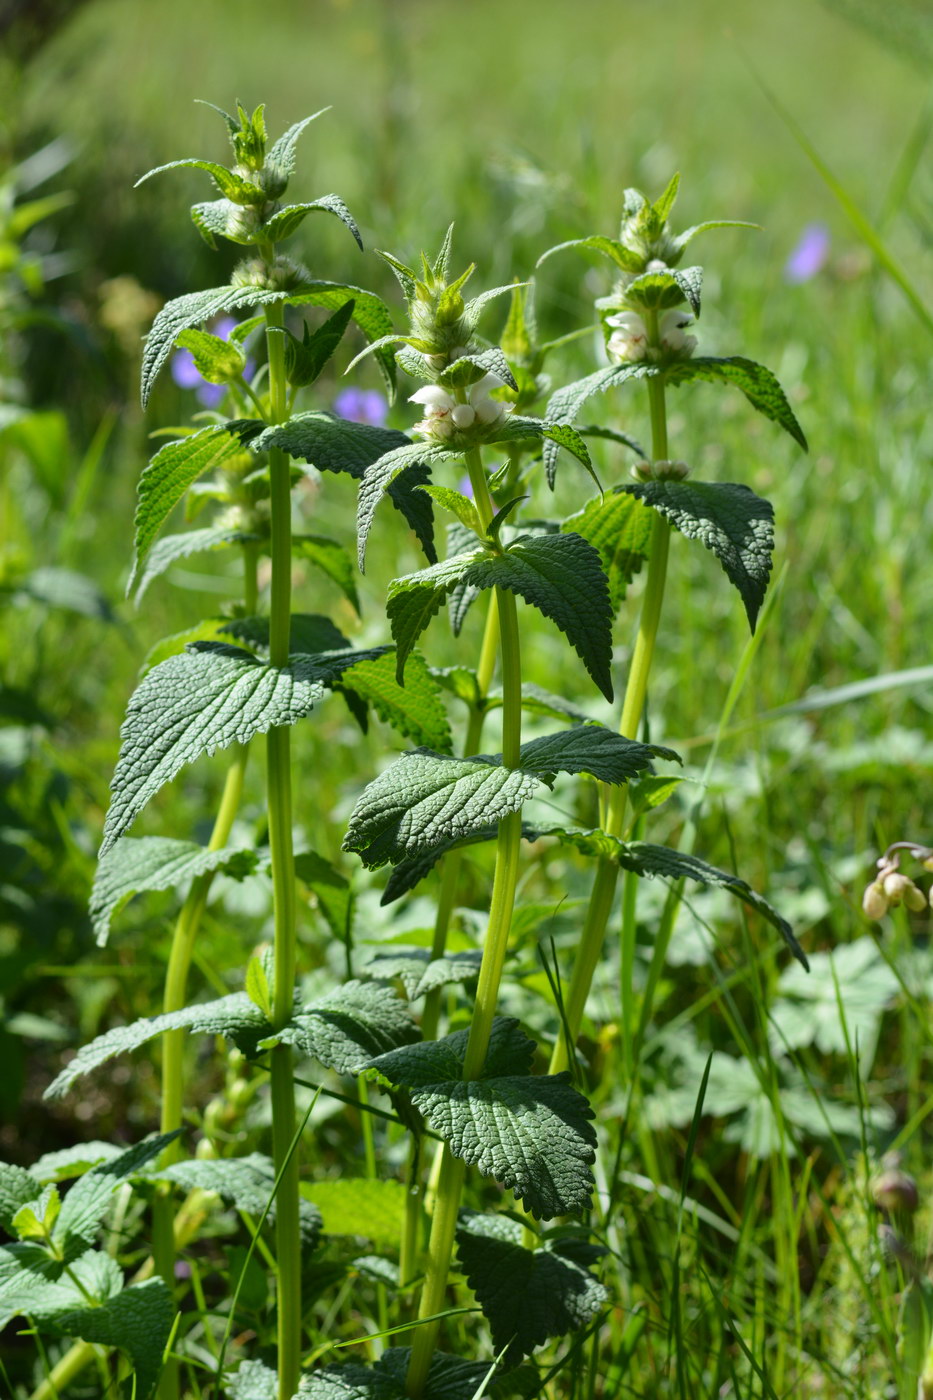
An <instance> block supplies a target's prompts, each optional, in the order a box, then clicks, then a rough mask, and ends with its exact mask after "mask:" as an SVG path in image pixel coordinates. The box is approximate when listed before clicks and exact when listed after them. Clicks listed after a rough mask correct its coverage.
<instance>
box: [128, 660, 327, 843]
mask: <svg viewBox="0 0 933 1400" xmlns="http://www.w3.org/2000/svg"><path fill="white" fill-rule="evenodd" d="M321 660H322V658H312V657H308V656H296V657H294V658H293V660H292V662H291V663H290V664H289V665H288V666H283V667H281V668H279V667H275V666H269V665H265V664H264V663H262V662H260V661H259V660H258V659H257V658H256V657H255V656H254V655H253V654H252V653H251V652H248V651H243V650H242V649H241V648H239V647H228V646H224V645H221V644H219V643H216V642H213V643H212V642H203V643H199V644H197V645H196V646H195V647H194V648H193V649H192V650H191V651H186V652H183V653H182V654H181V655H180V656H170V657H169V659H168V660H167V661H163V662H162V664H161V665H160V666H156V667H154V669H153V670H151V671H149V672H148V674H147V675H146V676H144V677H143V680H142V681H141V683H140V684H139V686H138V687H137V688H136V690H135V691H134V693H133V695H132V697H131V699H130V703H129V706H128V707H127V711H126V718H125V720H124V721H123V725H122V728H121V730H120V737H121V740H122V744H121V748H120V757H119V759H118V760H117V767H116V771H115V773H114V775H113V782H112V784H111V792H112V800H111V804H110V810H109V811H108V813H107V821H106V823H105V825H104V839H103V843H102V845H101V855H103V854H104V853H105V852H106V851H107V850H109V849H110V847H111V846H112V845H113V843H114V842H115V841H116V840H117V838H118V837H119V836H122V835H123V834H124V833H125V832H126V831H127V830H128V829H129V827H130V826H131V825H132V823H133V822H134V821H135V819H136V817H137V816H138V815H139V813H140V812H141V811H142V809H143V807H145V805H146V803H147V802H148V801H149V799H150V798H151V797H153V796H154V795H155V794H156V793H157V792H158V791H159V789H160V788H161V787H163V786H164V785H165V784H166V783H168V782H171V780H172V778H174V776H175V774H176V773H178V772H179V770H180V769H181V768H183V767H184V766H185V764H188V763H191V762H193V760H194V759H195V758H197V757H198V756H199V755H200V754H202V753H207V754H211V753H214V752H216V750H217V749H222V748H226V747H227V746H228V745H230V744H245V743H247V742H248V741H249V740H250V739H251V738H252V737H253V735H254V734H264V733H265V732H266V731H267V730H269V729H272V728H273V727H274V726H275V725H280V724H295V723H297V721H298V720H300V719H303V718H304V717H305V715H308V714H310V713H311V710H312V709H313V708H314V706H315V704H316V703H317V702H318V700H320V698H321V696H322V695H323V693H324V685H325V683H326V680H327V679H328V677H329V676H330V675H331V674H332V670H330V669H329V668H327V667H326V666H324V665H322V664H321Z"/></svg>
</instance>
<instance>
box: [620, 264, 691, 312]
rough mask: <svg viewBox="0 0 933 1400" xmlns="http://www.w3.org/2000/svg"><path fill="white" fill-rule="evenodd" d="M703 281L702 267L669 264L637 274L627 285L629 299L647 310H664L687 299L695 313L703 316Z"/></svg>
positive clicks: (626, 291)
mask: <svg viewBox="0 0 933 1400" xmlns="http://www.w3.org/2000/svg"><path fill="white" fill-rule="evenodd" d="M702 285H703V269H702V267H685V268H672V267H671V268H665V269H664V271H663V272H643V273H642V274H641V276H640V277H636V278H635V279H634V280H633V281H632V282H630V283H629V284H628V286H627V287H626V289H625V299H626V301H628V302H630V303H631V304H632V305H633V306H637V307H639V309H644V310H647V311H664V310H666V309H667V308H668V307H672V306H679V305H680V304H681V302H683V301H687V302H689V303H690V309H691V311H692V312H693V314H694V316H699V314H700V291H701V288H702Z"/></svg>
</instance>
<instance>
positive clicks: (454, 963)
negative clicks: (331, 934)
mask: <svg viewBox="0 0 933 1400" xmlns="http://www.w3.org/2000/svg"><path fill="white" fill-rule="evenodd" d="M385 902H386V901H385V900H384V901H383V903H385ZM482 957H483V955H482V953H480V952H479V951H477V950H475V949H472V948H470V949H467V950H465V951H464V952H461V953H447V954H446V955H445V956H444V957H441V958H435V957H432V956H431V953H430V951H429V949H427V948H398V949H393V951H392V952H390V953H377V954H376V955H375V957H374V958H373V959H372V960H371V961H370V962H368V963H367V964H366V967H365V969H364V971H365V972H366V973H367V974H368V975H369V976H370V977H373V978H375V979H376V980H377V981H387V982H392V981H395V980H396V978H397V979H398V980H399V981H400V982H401V983H402V985H403V987H404V988H405V995H406V996H407V997H408V1000H409V1001H414V1000H415V999H416V998H417V997H421V996H424V995H425V993H426V992H430V991H432V990H433V989H434V988H435V987H446V986H448V985H449V984H450V983H451V982H472V981H474V980H475V978H477V977H478V976H479V969H480V963H481V961H482Z"/></svg>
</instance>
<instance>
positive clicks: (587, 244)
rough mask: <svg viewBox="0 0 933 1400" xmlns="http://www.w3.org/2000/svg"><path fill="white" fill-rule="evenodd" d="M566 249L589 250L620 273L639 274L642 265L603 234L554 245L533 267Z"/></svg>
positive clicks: (641, 262) (636, 257)
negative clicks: (599, 254)
mask: <svg viewBox="0 0 933 1400" xmlns="http://www.w3.org/2000/svg"><path fill="white" fill-rule="evenodd" d="M568 248H589V249H592V251H593V252H594V253H602V254H603V256H604V257H606V258H609V259H610V261H611V262H614V263H615V265H616V267H618V268H619V269H620V270H621V271H622V272H640V271H641V269H642V267H643V265H644V260H643V259H642V258H640V257H639V256H638V254H637V253H633V252H632V250H631V249H630V248H626V247H625V245H624V244H623V243H619V242H618V241H617V240H616V239H615V238H606V237H604V235H603V234H600V233H594V234H591V235H590V236H589V237H588V238H571V239H569V240H568V241H567V242H566V243H557V244H555V246H554V247H553V248H548V250H547V252H546V253H542V255H541V257H540V258H539V259H538V261H537V263H536V264H535V266H536V267H540V266H541V264H542V263H543V262H546V261H547V259H548V258H550V257H553V256H554V254H555V253H563V252H565V251H566V250H567V249H568Z"/></svg>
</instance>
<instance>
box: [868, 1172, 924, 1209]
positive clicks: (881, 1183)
mask: <svg viewBox="0 0 933 1400" xmlns="http://www.w3.org/2000/svg"><path fill="white" fill-rule="evenodd" d="M871 1198H872V1200H873V1201H874V1203H875V1205H876V1206H877V1207H878V1209H879V1210H885V1211H888V1212H892V1211H896V1210H906V1211H909V1212H910V1213H911V1215H912V1214H913V1213H914V1211H915V1210H916V1209H917V1207H918V1206H919V1204H920V1194H919V1192H918V1190H917V1183H916V1181H915V1180H914V1178H913V1177H912V1176H910V1175H909V1173H907V1172H905V1171H901V1170H900V1169H898V1168H890V1169H889V1170H887V1171H883V1172H881V1173H880V1175H878V1176H876V1177H875V1179H874V1181H873V1182H872V1184H871Z"/></svg>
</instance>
